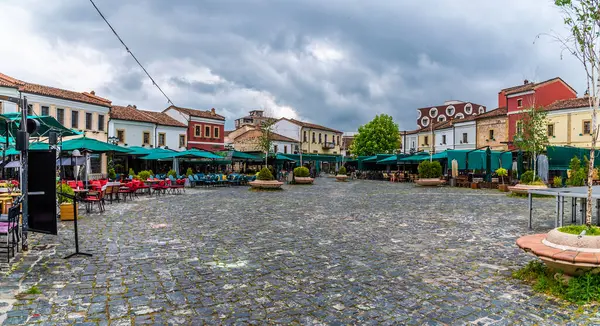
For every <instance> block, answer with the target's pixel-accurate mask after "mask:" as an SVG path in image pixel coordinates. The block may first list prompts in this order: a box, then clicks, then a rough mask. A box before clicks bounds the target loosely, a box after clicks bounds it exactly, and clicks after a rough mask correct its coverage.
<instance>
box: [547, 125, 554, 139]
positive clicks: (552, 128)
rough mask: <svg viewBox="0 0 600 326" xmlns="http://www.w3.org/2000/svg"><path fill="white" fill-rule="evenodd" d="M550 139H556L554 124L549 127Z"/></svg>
mask: <svg viewBox="0 0 600 326" xmlns="http://www.w3.org/2000/svg"><path fill="white" fill-rule="evenodd" d="M548 137H554V124H549V125H548Z"/></svg>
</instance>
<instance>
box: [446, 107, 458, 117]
mask: <svg viewBox="0 0 600 326" xmlns="http://www.w3.org/2000/svg"><path fill="white" fill-rule="evenodd" d="M455 112H456V109H455V108H454V105H449V106H448V107H447V108H446V115H447V116H449V117H451V116H453V115H454V113H455Z"/></svg>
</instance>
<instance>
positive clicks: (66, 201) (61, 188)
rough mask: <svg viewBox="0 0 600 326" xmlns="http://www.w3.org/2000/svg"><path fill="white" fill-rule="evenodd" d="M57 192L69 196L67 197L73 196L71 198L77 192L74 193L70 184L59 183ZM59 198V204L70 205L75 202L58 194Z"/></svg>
mask: <svg viewBox="0 0 600 326" xmlns="http://www.w3.org/2000/svg"><path fill="white" fill-rule="evenodd" d="M56 192H57V193H59V192H61V193H63V194H67V195H71V196H75V192H74V191H73V188H71V187H70V186H69V185H68V184H66V183H59V184H58V185H57V186H56ZM57 197H58V203H59V204H69V203H72V202H73V200H72V199H71V198H67V197H65V196H61V195H59V194H57Z"/></svg>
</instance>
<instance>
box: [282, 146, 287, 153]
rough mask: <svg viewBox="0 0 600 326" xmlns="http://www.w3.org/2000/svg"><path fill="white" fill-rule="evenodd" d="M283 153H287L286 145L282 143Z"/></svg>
mask: <svg viewBox="0 0 600 326" xmlns="http://www.w3.org/2000/svg"><path fill="white" fill-rule="evenodd" d="M283 154H287V145H283Z"/></svg>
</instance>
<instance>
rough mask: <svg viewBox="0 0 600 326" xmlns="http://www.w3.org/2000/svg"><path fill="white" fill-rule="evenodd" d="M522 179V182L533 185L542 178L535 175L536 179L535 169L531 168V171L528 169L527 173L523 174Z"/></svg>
mask: <svg viewBox="0 0 600 326" xmlns="http://www.w3.org/2000/svg"><path fill="white" fill-rule="evenodd" d="M520 181H521V183H522V184H526V185H531V184H533V183H534V181H541V179H540V177H538V176H537V175H536V176H535V179H534V178H533V171H531V170H529V171H526V172H525V173H523V174H521V179H520Z"/></svg>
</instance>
